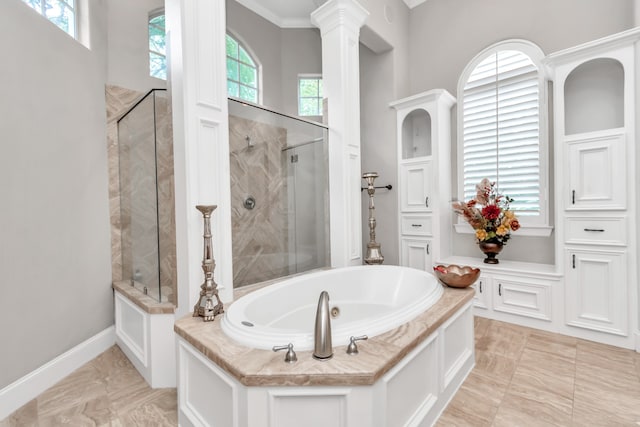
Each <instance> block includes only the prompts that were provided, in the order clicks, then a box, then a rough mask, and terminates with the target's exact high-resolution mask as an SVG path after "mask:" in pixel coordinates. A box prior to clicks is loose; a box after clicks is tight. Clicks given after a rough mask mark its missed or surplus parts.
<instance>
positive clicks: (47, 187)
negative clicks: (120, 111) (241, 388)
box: [0, 0, 113, 389]
mask: <svg viewBox="0 0 640 427" xmlns="http://www.w3.org/2000/svg"><path fill="white" fill-rule="evenodd" d="M89 15H90V16H89V18H90V22H91V24H92V29H91V49H87V48H86V47H84V46H83V45H81V44H80V43H78V42H76V41H75V40H73V39H71V38H70V37H69V36H68V35H66V34H65V33H63V32H62V31H61V30H59V29H58V28H56V27H55V26H54V25H52V24H51V23H49V22H48V21H47V20H45V19H43V18H42V17H41V16H39V15H38V14H37V13H35V12H34V11H33V10H32V9H30V8H29V7H28V6H26V5H25V4H24V3H23V2H22V1H21V0H2V1H1V2H0V40H2V52H3V55H4V57H5V58H6V60H5V61H3V64H2V67H0V79H1V80H2V82H3V83H4V87H3V89H2V97H0V117H1V120H0V133H1V135H2V145H1V154H0V200H2V209H0V224H1V227H2V228H1V229H2V233H1V235H2V243H1V245H0V272H1V274H0V281H1V283H0V324H2V327H0V343H2V344H1V346H2V351H0V366H2V368H1V369H0V389H2V388H4V387H5V386H7V385H8V384H10V383H11V382H13V381H15V380H16V379H18V378H20V377H22V376H24V375H25V374H27V373H29V372H31V371H33V370H34V369H36V368H38V367H39V366H41V365H42V364H44V363H46V362H48V361H50V360H52V359H53V358H55V357H56V356H58V355H60V354H61V353H63V352H65V351H67V350H69V349H71V348H72V347H74V346H76V345H78V344H80V343H81V342H83V341H84V340H86V339H88V338H90V337H92V336H93V335H95V334H96V333H98V332H100V331H102V330H104V329H105V328H107V327H109V326H110V325H112V324H113V303H112V301H113V296H112V295H113V294H112V290H111V266H110V236H109V205H108V195H107V150H106V136H105V135H106V133H105V132H106V131H105V102H104V84H105V80H106V1H105V0H92V1H91V2H90V10H89Z"/></svg>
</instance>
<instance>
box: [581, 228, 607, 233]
mask: <svg viewBox="0 0 640 427" xmlns="http://www.w3.org/2000/svg"><path fill="white" fill-rule="evenodd" d="M584 231H597V232H598V233H604V229H602V228H585V229H584Z"/></svg>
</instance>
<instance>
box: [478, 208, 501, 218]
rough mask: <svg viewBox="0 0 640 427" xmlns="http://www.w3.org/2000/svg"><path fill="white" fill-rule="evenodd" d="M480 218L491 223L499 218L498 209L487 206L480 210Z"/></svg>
mask: <svg viewBox="0 0 640 427" xmlns="http://www.w3.org/2000/svg"><path fill="white" fill-rule="evenodd" d="M482 216H483V217H485V218H486V219H488V220H489V221H492V220H494V219H496V218H498V217H499V216H500V208H499V207H497V206H496V205H487V206H485V207H484V208H482Z"/></svg>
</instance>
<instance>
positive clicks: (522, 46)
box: [456, 39, 552, 236]
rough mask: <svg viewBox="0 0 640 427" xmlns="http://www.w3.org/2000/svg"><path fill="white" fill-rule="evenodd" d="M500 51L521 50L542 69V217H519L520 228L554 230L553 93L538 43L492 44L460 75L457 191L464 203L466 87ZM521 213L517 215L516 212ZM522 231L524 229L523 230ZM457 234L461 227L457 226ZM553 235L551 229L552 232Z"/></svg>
mask: <svg viewBox="0 0 640 427" xmlns="http://www.w3.org/2000/svg"><path fill="white" fill-rule="evenodd" d="M500 50H517V51H520V52H523V53H525V54H526V55H527V56H529V58H531V60H532V61H533V63H534V64H535V65H536V67H537V68H538V88H539V102H540V109H539V114H538V123H539V132H540V133H539V159H540V164H539V166H540V176H539V182H540V215H539V216H538V217H529V216H521V217H519V220H520V225H521V226H522V228H541V229H544V228H547V227H550V225H549V224H550V219H551V212H550V210H551V207H550V200H549V175H550V170H551V166H552V165H551V162H550V157H549V131H548V129H549V113H548V110H549V108H548V102H549V93H548V92H549V91H548V85H547V84H546V80H545V78H546V74H547V70H546V68H545V66H544V65H543V61H544V59H545V56H544V52H543V51H542V49H541V48H540V47H539V46H538V45H536V44H535V43H533V42H531V41H529V40H524V39H509V40H503V41H501V42H498V43H495V44H492V45H491V46H488V47H487V48H485V49H483V50H482V51H480V52H479V53H478V54H477V55H476V56H475V57H474V58H473V59H472V60H471V61H469V62H468V63H467V65H466V67H465V68H464V70H463V71H462V73H461V74H460V77H459V79H458V84H457V86H456V87H457V91H458V98H459V103H458V111H457V125H456V126H457V132H458V136H457V141H456V150H457V153H458V159H457V164H456V168H457V169H456V176H457V180H458V187H457V191H458V194H459V196H460V200H463V199H464V197H463V195H464V176H463V174H464V166H463V165H464V155H462V153H463V152H464V138H463V137H464V130H463V126H464V121H463V118H462V116H463V114H464V102H463V101H464V100H463V98H464V86H465V84H466V83H467V80H468V79H469V76H470V75H471V73H472V72H473V70H474V69H475V68H476V66H477V65H478V64H479V63H480V62H481V61H482V60H484V59H485V58H486V57H487V56H489V55H490V54H492V53H495V52H497V51H500ZM516 214H517V212H516ZM522 228H521V229H522ZM456 231H457V227H456ZM518 234H519V235H523V236H524V235H530V236H545V234H537V233H536V232H534V233H533V234H525V232H521V233H518ZM549 235H550V230H549Z"/></svg>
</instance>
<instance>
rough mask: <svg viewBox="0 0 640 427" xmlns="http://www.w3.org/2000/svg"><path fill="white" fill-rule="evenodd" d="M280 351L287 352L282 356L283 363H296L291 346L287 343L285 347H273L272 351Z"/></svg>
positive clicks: (296, 359) (296, 357) (294, 353)
mask: <svg viewBox="0 0 640 427" xmlns="http://www.w3.org/2000/svg"><path fill="white" fill-rule="evenodd" d="M280 350H287V353H286V354H285V355H284V361H285V362H286V363H294V362H297V361H298V356H296V352H295V351H293V344H291V343H289V344H287V345H280V346H278V345H275V346H273V351H280Z"/></svg>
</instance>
